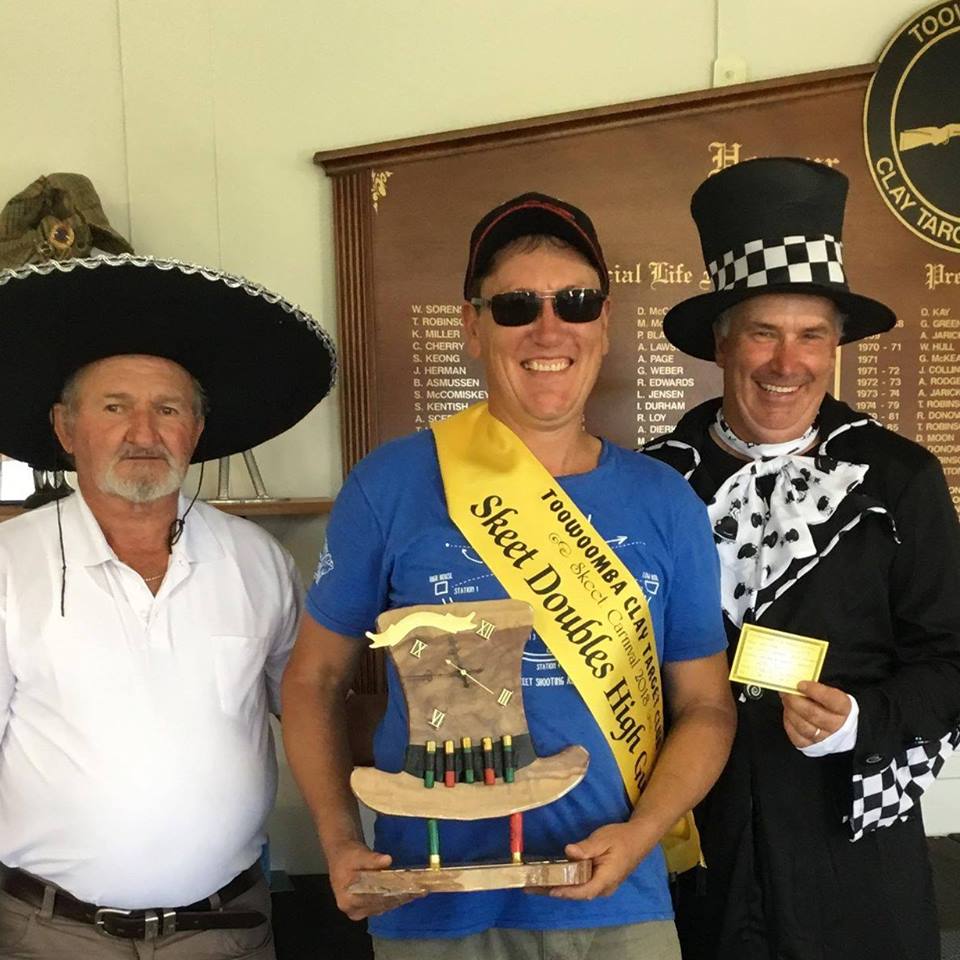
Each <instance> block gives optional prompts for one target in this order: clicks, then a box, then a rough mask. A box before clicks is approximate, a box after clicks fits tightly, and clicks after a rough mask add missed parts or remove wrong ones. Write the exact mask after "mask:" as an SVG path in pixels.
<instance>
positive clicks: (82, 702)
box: [0, 255, 334, 960]
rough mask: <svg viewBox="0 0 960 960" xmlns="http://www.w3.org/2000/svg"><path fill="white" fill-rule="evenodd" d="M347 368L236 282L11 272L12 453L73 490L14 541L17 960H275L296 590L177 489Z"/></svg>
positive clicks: (10, 900) (277, 556)
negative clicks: (280, 777)
mask: <svg viewBox="0 0 960 960" xmlns="http://www.w3.org/2000/svg"><path fill="white" fill-rule="evenodd" d="M333 368H334V361H333V354H332V350H331V347H330V344H329V341H328V340H327V338H326V336H325V334H323V332H322V331H321V330H320V329H319V328H318V327H317V326H316V325H315V324H314V323H313V321H312V320H310V318H309V317H306V316H305V315H303V314H302V313H300V312H299V311H298V310H297V309H296V308H295V307H293V306H292V305H291V304H288V303H286V302H285V301H283V300H281V299H279V298H278V297H275V296H273V295H271V294H268V293H267V292H266V291H264V290H263V289H262V288H259V287H256V286H254V285H252V284H250V283H248V282H247V281H244V280H243V279H242V278H239V277H232V276H230V275H228V274H223V273H220V272H218V271H214V270H206V269H201V268H198V267H192V266H190V265H186V264H181V263H178V262H174V261H161V260H154V259H151V258H147V257H131V256H127V255H124V256H119V257H107V258H101V259H90V260H68V261H65V262H63V263H54V264H44V265H32V266H27V267H24V268H21V269H17V270H8V271H4V272H2V273H0V396H2V403H3V407H4V417H3V419H2V422H0V450H3V451H4V452H5V453H7V454H9V455H11V456H13V457H16V458H19V459H23V460H27V461H29V462H31V463H33V464H36V465H38V466H39V467H42V468H45V469H55V468H62V467H66V466H70V467H71V468H72V469H75V470H76V474H77V486H78V490H77V492H76V493H74V494H72V495H71V496H69V497H67V498H65V499H63V500H58V501H56V502H55V503H51V504H48V505H46V506H44V507H41V508H39V509H37V510H35V511H33V512H32V513H30V514H26V515H24V516H22V517H19V518H16V519H13V520H10V521H8V522H6V523H4V524H3V525H2V526H0V956H3V957H5V958H7V957H10V958H26V957H43V958H63V960H67V958H69V960H76V958H78V957H83V958H85V960H86V958H118V960H119V958H134V957H153V956H157V957H167V958H170V960H178V958H184V960H189V958H194V957H196V958H200V957H211V956H218V957H241V956H242V957H256V958H262V960H270V958H272V957H273V956H274V951H273V946H272V936H271V932H270V924H269V903H270V901H269V893H268V891H267V888H266V884H265V880H264V877H263V875H262V872H261V869H260V866H259V862H258V861H259V858H260V853H261V848H262V846H263V844H264V842H265V835H264V824H265V821H266V817H267V814H268V812H269V810H270V807H271V806H272V803H273V797H274V793H275V790H276V760H275V757H274V751H273V743H272V739H271V733H270V729H269V725H268V715H267V714H268V710H272V711H274V712H279V699H278V688H279V680H280V674H281V671H282V668H283V664H284V661H285V659H286V656H287V654H288V652H289V649H290V646H291V644H292V642H293V637H294V633H295V629H296V622H297V618H298V613H299V609H300V603H299V587H298V584H297V578H296V574H295V571H294V568H293V564H292V561H291V559H290V557H289V555H288V554H287V553H286V551H284V550H283V549H282V548H281V547H280V546H279V545H278V544H277V543H276V542H275V541H274V540H273V539H272V538H271V537H270V536H269V535H268V534H266V533H265V532H263V531H262V530H261V529H259V528H258V527H256V526H255V525H253V524H250V523H248V522H247V521H245V520H241V519H239V518H235V517H231V516H228V515H226V514H224V513H221V512H220V511H218V510H215V509H213V508H212V507H209V506H207V505H205V504H203V503H198V502H194V501H187V500H186V499H185V498H184V497H182V496H180V494H179V491H180V485H181V482H182V480H183V477H184V473H185V471H186V469H187V466H188V465H189V464H190V463H191V462H193V461H202V460H206V459H210V458H216V457H220V456H226V455H229V454H231V453H234V452H237V451H241V450H245V449H247V448H249V447H251V446H253V445H255V444H257V443H260V442H262V441H263V440H266V439H268V438H269V437H271V436H273V435H275V434H277V433H279V432H280V431H282V430H283V429H285V428H286V427H288V426H290V425H292V424H293V423H294V422H295V421H296V420H298V419H300V417H301V416H303V415H304V414H305V413H306V412H307V411H308V410H309V409H310V408H311V407H313V406H314V404H315V403H317V402H318V401H319V400H320V399H321V398H322V397H323V396H324V394H325V393H326V392H327V390H328V388H329V385H330V382H331V378H332V375H333ZM51 419H52V427H53V428H52V429H51Z"/></svg>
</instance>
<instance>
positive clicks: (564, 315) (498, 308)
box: [470, 287, 607, 327]
mask: <svg viewBox="0 0 960 960" xmlns="http://www.w3.org/2000/svg"><path fill="white" fill-rule="evenodd" d="M606 299H607V298H606V296H605V295H604V293H603V291H602V290H592V289H590V288H588V287H568V288H567V289H566V290H558V291H557V292H556V293H546V294H540V293H535V292H534V291H533V290H511V291H509V292H508V293H497V294H494V296H492V297H490V299H489V300H486V299H484V298H483V297H473V298H472V299H471V300H470V303H472V304H473V306H475V307H476V308H477V309H478V310H482V309H483V308H484V307H489V308H490V312H491V313H492V314H493V321H494V323H496V324H497V325H498V326H501V327H525V326H526V325H527V324H529V323H533V321H534V320H536V319H537V317H539V316H540V311H541V310H542V309H543V301H544V300H552V301H553V309H554V311H555V312H556V314H557V316H558V317H559V318H560V319H561V320H566V322H567V323H590V321H591V320H596V319H597V317H599V316H600V313H601V311H602V310H603V304H604V302H605V301H606Z"/></svg>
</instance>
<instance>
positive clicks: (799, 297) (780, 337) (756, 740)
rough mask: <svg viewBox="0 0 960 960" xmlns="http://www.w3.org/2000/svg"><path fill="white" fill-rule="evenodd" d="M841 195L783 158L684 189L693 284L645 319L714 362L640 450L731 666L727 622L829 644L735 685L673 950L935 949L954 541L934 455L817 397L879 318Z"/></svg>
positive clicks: (810, 166) (881, 327)
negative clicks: (930, 811) (711, 609)
mask: <svg viewBox="0 0 960 960" xmlns="http://www.w3.org/2000/svg"><path fill="white" fill-rule="evenodd" d="M846 190H847V180H846V178H845V177H844V176H843V175H842V174H840V173H839V172H837V171H835V170H831V169H829V168H827V167H825V166H821V165H819V164H815V163H810V162H807V161H804V160H795V159H759V160H753V161H748V162H745V163H742V164H739V165H737V166H734V167H731V168H729V169H727V170H725V171H723V172H722V173H719V174H717V175H716V176H715V177H712V178H710V179H709V180H707V181H706V182H705V183H704V184H703V185H701V187H700V188H699V189H698V190H697V192H696V193H695V194H694V197H693V202H692V211H693V216H694V219H695V220H696V223H697V226H698V228H699V230H700V237H701V242H702V246H703V252H704V259H705V261H706V263H707V267H708V270H709V272H710V274H711V275H712V277H713V279H714V284H715V287H716V290H715V292H713V293H709V294H705V295H701V296H698V297H694V298H693V299H690V300H687V301H684V302H683V303H680V304H678V305H677V306H676V307H674V308H673V309H672V310H671V311H669V312H668V314H667V316H666V317H665V319H664V332H665V334H666V336H667V338H668V339H669V340H670V341H671V342H672V343H673V344H674V345H675V346H677V347H678V348H679V349H681V350H683V351H684V352H685V353H688V354H690V355H692V356H695V357H700V358H702V359H714V360H715V361H716V363H717V364H718V365H719V366H720V367H721V368H722V370H723V396H722V397H719V398H717V399H715V400H711V401H708V402H707V403H705V404H703V405H701V406H699V407H697V408H696V409H694V410H692V411H690V412H689V413H687V414H686V415H685V416H684V417H683V419H682V420H681V421H680V423H679V424H678V426H677V428H676V430H675V431H674V432H673V433H672V434H669V435H668V436H667V438H665V439H664V440H661V441H658V442H655V443H652V444H650V445H649V446H648V447H647V451H648V452H649V453H650V454H651V455H652V456H654V457H657V458H659V459H662V460H664V461H666V462H669V463H671V464H672V465H673V466H675V467H676V468H677V469H678V470H679V471H681V472H682V473H683V474H684V475H685V476H686V477H687V479H688V480H689V482H690V483H691V485H692V486H693V488H694V490H696V492H697V493H698V494H699V495H700V497H701V498H702V499H703V500H704V501H705V502H706V503H707V505H708V511H709V514H710V518H711V521H712V524H713V531H714V539H715V541H716V545H717V550H718V553H719V556H720V563H721V572H722V578H721V594H722V602H723V610H724V619H725V622H726V627H727V634H728V637H729V639H730V642H731V654H732V653H733V652H734V651H735V649H736V643H737V636H738V633H739V631H740V628H741V626H742V625H743V624H745V623H756V624H760V625H762V626H764V627H768V628H772V629H775V630H783V631H788V632H790V633H793V634H799V635H802V636H809V637H816V638H820V639H823V640H827V641H829V644H830V646H829V650H828V652H827V656H826V660H825V663H824V665H823V670H822V673H821V676H820V681H819V682H817V683H813V682H803V683H801V684H800V687H799V689H800V693H801V695H799V696H797V695H778V694H776V693H773V692H771V691H769V690H764V689H761V688H760V687H755V686H746V687H742V686H740V685H736V687H735V689H734V693H735V696H736V697H737V699H738V701H739V704H738V707H739V727H738V730H737V736H736V740H735V743H734V747H733V751H732V753H731V758H730V761H729V763H728V765H727V767H726V769H725V770H724V773H723V774H722V776H721V777H720V779H719V781H718V782H717V784H716V786H715V787H714V788H713V790H712V792H711V793H710V794H709V795H708V797H707V799H706V800H705V801H704V802H703V803H702V804H701V806H700V808H699V809H698V818H697V819H698V823H699V825H700V828H701V832H702V837H703V848H704V853H705V856H706V862H707V870H706V874H705V882H706V896H705V897H702V896H696V895H691V892H690V891H687V890H685V889H684V890H682V891H681V902H680V907H679V918H678V925H679V926H680V928H681V936H682V940H683V942H684V956H685V957H697V958H699V957H711V958H712V957H718V958H733V957H736V958H756V960H760V958H763V960H766V958H772V957H791V958H807V957H809V958H813V957H816V958H836V957H844V958H859V957H863V958H866V957H884V958H891V960H894V958H897V960H899V958H908V957H909V958H934V957H939V955H940V953H939V938H938V932H937V919H936V913H935V907H934V901H933V890H932V886H931V876H930V867H929V864H928V861H927V853H926V844H925V839H924V829H923V821H922V818H921V812H920V806H919V803H918V801H919V798H920V795H921V794H922V792H923V790H924V789H925V787H926V786H927V785H928V784H929V783H930V782H931V781H932V779H933V777H934V776H935V775H936V773H937V772H938V771H939V769H940V766H941V765H942V763H943V759H944V757H945V756H946V755H947V754H948V753H949V752H950V751H951V750H952V749H953V748H954V747H955V746H956V745H957V742H958V739H960V730H958V718H960V539H958V528H957V516H956V512H955V510H954V507H953V505H952V503H951V500H950V495H949V492H948V489H947V486H946V483H945V480H944V477H943V473H942V470H941V468H940V465H939V463H938V461H937V460H936V458H935V457H934V456H933V455H932V454H930V453H929V452H928V451H926V450H925V449H923V448H922V447H920V446H918V445H917V444H915V443H912V442H911V441H909V440H906V439H904V438H903V437H900V436H898V435H897V434H894V433H891V432H890V431H888V430H886V429H884V428H883V427H881V426H880V425H879V424H878V423H876V422H875V421H874V420H872V419H871V418H870V417H868V416H866V415H865V414H862V413H859V412H857V411H856V410H853V409H851V408H850V407H848V406H847V405H846V404H844V403H841V402H840V401H838V400H836V399H834V398H833V397H831V396H830V395H829V394H828V389H829V387H830V385H831V381H832V376H833V366H834V362H835V356H836V348H837V346H838V345H839V344H844V343H850V342H851V341H854V340H859V339H861V338H862V337H867V336H870V335H873V334H879V333H883V332H884V331H886V330H889V329H890V328H891V327H892V326H893V324H894V319H895V318H894V315H893V313H892V312H891V311H890V310H889V309H888V308H887V307H885V306H884V305H882V304H880V303H878V302H876V301H874V300H871V299H869V298H867V297H864V296H861V295H859V294H855V293H853V292H851V291H850V289H849V288H848V286H847V282H846V277H845V274H844V269H843V256H842V250H843V245H842V241H841V227H842V223H843V210H844V201H845V197H846Z"/></svg>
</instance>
